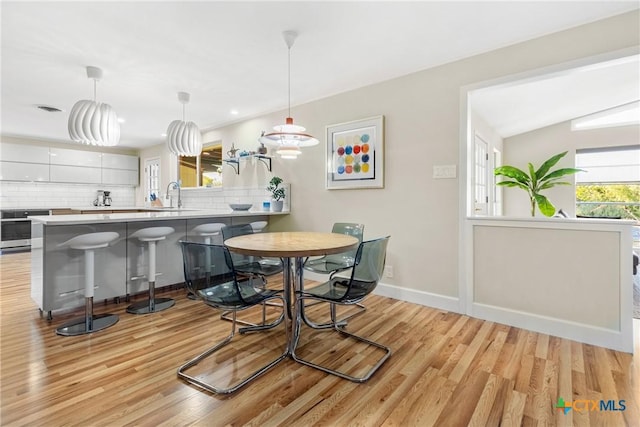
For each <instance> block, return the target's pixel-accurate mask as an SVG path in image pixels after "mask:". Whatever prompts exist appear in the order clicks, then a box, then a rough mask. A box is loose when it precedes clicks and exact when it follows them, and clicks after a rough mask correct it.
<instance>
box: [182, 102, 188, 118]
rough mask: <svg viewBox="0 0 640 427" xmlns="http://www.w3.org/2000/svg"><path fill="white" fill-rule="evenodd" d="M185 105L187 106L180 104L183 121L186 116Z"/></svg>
mask: <svg viewBox="0 0 640 427" xmlns="http://www.w3.org/2000/svg"><path fill="white" fill-rule="evenodd" d="M186 107H187V106H186V105H185V104H182V121H183V122H186V120H185V117H186V116H185V113H184V111H185V108H186Z"/></svg>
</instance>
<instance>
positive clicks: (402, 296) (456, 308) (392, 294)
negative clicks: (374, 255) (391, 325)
mask: <svg viewBox="0 0 640 427" xmlns="http://www.w3.org/2000/svg"><path fill="white" fill-rule="evenodd" d="M373 293H374V294H376V295H381V296H383V297H389V298H394V299H398V300H401V301H407V302H412V303H414V304H420V305H426V306H428V307H433V308H438V309H440V310H446V311H452V312H454V313H459V312H460V303H459V301H458V297H450V296H446V295H440V294H433V293H431V292H425V291H417V290H415V289H408V288H402V287H400V286H394V285H387V284H385V283H378V286H377V287H376V289H375V291H374V292H373Z"/></svg>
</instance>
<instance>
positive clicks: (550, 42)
mask: <svg viewBox="0 0 640 427" xmlns="http://www.w3.org/2000/svg"><path fill="white" fill-rule="evenodd" d="M638 40H639V16H638V13H637V12H633V13H628V14H625V15H620V16H617V17H614V18H611V19H608V20H604V21H600V22H596V23H593V24H589V25H586V26H583V27H578V28H576V29H572V30H567V31H564V32H560V33H556V34H553V35H550V36H546V37H543V38H540V39H536V40H533V41H529V42H525V43H521V44H518V45H514V46H510V47H507V48H504V49H500V50H496V51H493V52H489V53H485V54H482V55H478V56H475V57H472V58H468V59H464V60H461V61H458V62H454V63H451V64H446V65H443V66H440V67H435V68H432V69H428V70H424V71H421V72H418V73H415V74H411V75H408V76H404V77H401V78H397V79H394V80H390V81H387V82H384V83H381V84H377V85H373V86H368V87H364V88H361V89H358V90H354V91H350V92H347V93H343V94H339V95H336V96H332V97H329V98H326V99H322V100H318V101H315V102H312V103H309V104H305V105H300V106H295V107H293V108H292V115H293V117H294V119H295V121H296V123H298V124H301V125H304V126H306V127H307V130H308V132H309V133H311V134H313V135H315V136H316V137H318V138H319V139H320V140H321V144H320V145H318V146H315V147H311V148H307V149H304V153H303V155H302V156H300V157H299V158H298V159H297V160H295V161H284V160H279V159H277V160H274V166H273V168H274V173H275V174H277V175H279V176H281V177H282V178H283V179H284V180H285V181H287V182H290V183H291V186H292V191H293V192H294V194H295V197H294V198H293V200H292V214H291V215H289V216H287V217H284V218H282V219H280V220H278V221H276V222H274V224H273V228H274V229H293V230H301V229H304V230H329V229H330V228H331V225H332V224H333V223H334V222H336V221H357V222H362V223H364V224H365V238H367V239H368V238H374V237H378V236H383V235H391V241H390V245H389V249H388V259H387V264H388V265H392V266H393V267H394V274H395V275H394V277H393V278H385V279H384V281H385V282H386V283H389V284H392V285H396V286H402V287H405V288H410V289H414V290H417V291H421V292H426V293H433V294H439V295H445V296H457V295H458V278H457V276H458V226H459V214H460V210H459V203H460V201H459V196H458V180H457V179H439V180H434V179H433V178H432V174H433V166H434V165H449V164H457V163H458V158H459V153H458V147H459V137H460V123H459V121H460V105H459V103H460V101H459V100H460V88H461V87H462V86H466V85H471V84H474V83H477V82H481V81H486V80H490V79H496V78H499V77H504V76H507V75H511V74H515V73H520V72H524V71H527V70H531V69H535V68H541V67H547V66H550V65H554V64H558V63H562V62H567V61H571V60H576V59H580V58H584V57H588V56H592V55H597V54H601V53H605V52H611V51H615V50H619V49H623V48H628V47H633V46H637V45H638ZM412 54H414V55H428V54H429V52H427V51H425V52H413V53H412ZM293 102H294V103H295V93H294V94H293ZM376 115H384V116H385V188H384V189H369V190H332V191H329V190H325V145H324V139H325V136H324V132H325V126H327V125H331V124H336V123H342V122H347V121H352V120H357V119H362V118H367V117H371V116H376ZM284 118H285V112H284V111H282V112H279V113H277V114H270V115H266V116H263V117H259V118H255V119H253V120H248V121H246V122H243V123H239V124H235V125H232V126H228V127H224V128H221V129H217V130H212V131H209V132H205V138H204V140H205V141H212V140H221V141H222V142H223V144H224V145H223V152H226V151H227V150H228V149H229V147H230V146H231V143H232V142H233V143H235V146H236V148H240V149H247V150H253V149H255V147H256V146H257V142H256V139H257V138H258V136H259V135H260V132H261V131H262V130H270V129H271V127H272V126H273V125H275V124H279V123H281V122H283V120H284ZM458 170H460V165H458ZM224 174H225V176H224V181H225V186H251V185H263V184H265V183H266V181H267V180H268V178H269V177H270V174H268V173H267V172H266V169H265V168H264V167H263V166H262V165H256V166H255V167H253V168H251V169H249V168H247V171H245V170H243V171H242V172H241V174H240V175H239V176H236V175H234V172H233V171H232V170H231V169H230V168H229V167H225V168H224Z"/></svg>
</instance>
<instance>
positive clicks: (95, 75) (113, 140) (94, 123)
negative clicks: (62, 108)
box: [68, 67, 120, 147]
mask: <svg viewBox="0 0 640 427" xmlns="http://www.w3.org/2000/svg"><path fill="white" fill-rule="evenodd" d="M87 77H89V78H90V79H93V101H89V100H86V99H84V100H81V101H78V102H76V103H75V105H74V106H73V108H72V109H71V113H70V114H69V123H68V129H69V136H70V137H71V139H72V140H73V141H75V142H80V143H82V144H89V145H99V146H104V147H112V146H114V145H118V142H119V141H120V123H118V116H116V113H115V111H113V108H111V106H110V105H109V104H105V103H102V102H97V101H96V86H97V84H98V80H100V79H101V78H102V70H101V69H100V68H98V67H87Z"/></svg>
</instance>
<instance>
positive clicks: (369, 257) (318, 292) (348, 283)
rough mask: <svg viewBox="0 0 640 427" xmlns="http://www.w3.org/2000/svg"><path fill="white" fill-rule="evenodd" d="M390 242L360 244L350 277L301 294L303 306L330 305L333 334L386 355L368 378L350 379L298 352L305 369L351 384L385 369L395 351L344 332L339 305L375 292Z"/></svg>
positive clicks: (387, 240)
mask: <svg viewBox="0 0 640 427" xmlns="http://www.w3.org/2000/svg"><path fill="white" fill-rule="evenodd" d="M388 242H389V236H387V237H383V238H380V239H376V240H370V241H367V242H362V243H360V245H359V246H358V249H357V251H356V256H355V259H354V265H353V269H352V270H351V276H350V277H348V278H344V277H333V278H331V279H330V280H329V281H327V282H325V283H322V284H320V285H318V286H316V287H314V288H312V289H309V290H305V291H302V292H300V291H298V292H297V298H298V300H299V302H300V304H303V303H304V300H315V301H322V302H327V303H330V307H331V331H337V332H339V333H340V335H342V336H344V337H346V338H347V339H353V340H356V341H360V342H364V343H366V344H368V345H370V346H373V347H376V348H378V349H380V350H382V351H383V352H384V354H383V355H382V357H380V358H379V359H378V361H377V362H376V363H375V364H374V365H373V367H372V368H370V369H369V370H368V371H367V373H366V374H365V375H364V376H360V377H356V376H352V375H348V374H347V373H345V372H341V371H338V370H335V369H331V368H328V367H326V366H323V365H320V364H319V363H314V362H311V361H308V360H305V359H302V358H300V357H299V356H298V355H296V354H295V350H294V351H293V352H292V355H291V356H292V357H293V359H295V360H296V361H298V362H300V363H302V364H304V365H307V366H310V367H312V368H316V369H319V370H321V371H324V372H327V373H329V374H333V375H337V376H339V377H341V378H345V379H347V380H350V381H354V382H364V381H367V380H368V379H369V378H371V376H372V375H373V374H374V373H375V372H376V371H377V370H378V368H380V366H382V364H383V363H384V362H385V361H386V360H387V359H388V358H389V356H390V355H391V349H390V348H389V347H387V346H384V345H382V344H378V343H376V342H374V341H371V340H368V339H366V338H363V337H360V336H358V335H355V334H352V333H350V332H347V331H346V330H345V329H344V325H341V324H340V323H339V321H338V319H337V318H336V304H341V305H351V304H357V303H358V302H360V301H362V300H363V299H364V298H365V297H366V296H367V295H369V294H370V293H371V292H372V291H373V290H374V289H375V287H376V286H377V284H378V281H379V280H380V278H381V277H382V271H383V269H384V263H385V258H386V253H387V245H388ZM327 332H328V331H327V330H325V333H327ZM316 336H317V335H316Z"/></svg>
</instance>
